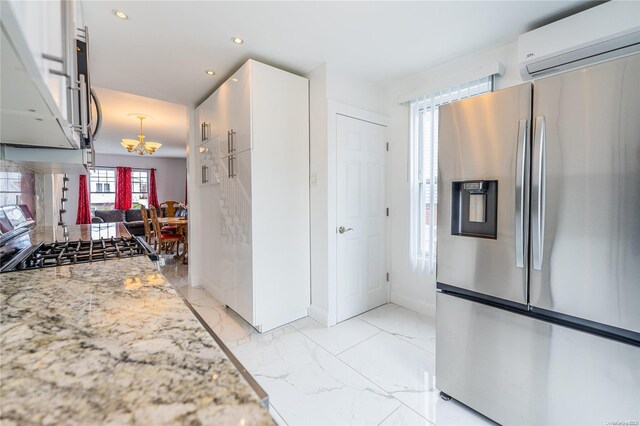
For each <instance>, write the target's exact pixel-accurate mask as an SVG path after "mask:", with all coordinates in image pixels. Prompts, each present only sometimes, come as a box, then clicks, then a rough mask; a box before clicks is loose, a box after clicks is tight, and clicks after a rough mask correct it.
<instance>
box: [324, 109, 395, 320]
mask: <svg viewBox="0 0 640 426" xmlns="http://www.w3.org/2000/svg"><path fill="white" fill-rule="evenodd" d="M336 136H337V206H336V207H337V229H336V233H337V242H336V255H337V265H336V266H337V304H336V305H337V306H336V313H337V318H336V319H337V321H338V322H340V321H344V320H345V319H348V318H351V317H353V316H355V315H358V314H361V313H362V312H365V311H368V310H370V309H373V308H375V307H377V306H380V305H383V304H385V303H387V302H388V301H389V283H388V281H387V254H386V251H387V250H386V248H387V244H386V217H387V204H386V149H387V128H386V127H385V126H382V125H379V124H375V123H371V122H368V121H364V120H359V119H356V118H352V117H348V116H345V115H340V114H338V115H337V122H336Z"/></svg>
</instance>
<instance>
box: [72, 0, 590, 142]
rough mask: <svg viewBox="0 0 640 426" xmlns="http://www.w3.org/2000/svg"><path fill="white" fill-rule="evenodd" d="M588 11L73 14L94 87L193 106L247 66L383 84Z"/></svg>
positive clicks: (214, 6) (406, 5)
mask: <svg viewBox="0 0 640 426" xmlns="http://www.w3.org/2000/svg"><path fill="white" fill-rule="evenodd" d="M596 4H597V3H594V2H586V1H495V2H494V1H471V2H459V1H448V2H444V1H433V2H396V1H388V2H315V1H303V2H273V1H262V2H241V1H239V2H214V1H208V2H207V1H200V2H192V1H160V2H150V1H87V0H85V1H84V2H83V3H82V7H83V10H84V17H85V21H86V25H88V26H89V29H90V34H91V49H92V50H91V53H92V58H91V60H92V64H91V68H92V82H93V83H95V84H96V85H98V86H101V87H108V88H111V89H116V90H120V91H124V92H129V93H135V94H139V95H143V96H147V97H151V98H157V99H163V100H167V101H171V102H176V103H181V104H185V105H194V104H197V103H199V102H200V101H201V100H203V99H204V98H205V97H206V96H207V95H208V94H209V93H211V91H212V90H213V89H214V88H215V87H217V86H218V85H220V84H221V83H222V81H224V79H226V77H227V76H229V75H230V74H231V73H232V72H233V71H234V70H235V69H236V68H237V67H238V66H239V65H240V64H242V63H243V62H244V61H245V60H246V59H248V58H254V59H258V60H262V61H264V62H267V63H270V64H272V65H276V66H279V67H281V68H285V69H288V70H292V71H295V72H298V73H306V72H308V71H310V70H312V69H314V68H315V67H317V66H319V65H321V64H322V63H325V62H327V63H330V64H332V65H334V66H337V67H340V68H345V69H349V70H350V71H352V72H353V73H355V74H358V75H360V76H361V77H363V78H365V79H367V80H370V81H372V82H377V83H380V84H390V83H391V82H393V81H395V80H397V79H400V78H403V77H408V76H411V75H413V74H416V73H418V72H421V71H424V70H426V69H428V68H430V67H432V66H435V65H437V64H439V63H442V62H444V61H447V60H450V59H453V58H455V57H458V56H462V55H465V54H468V53H471V52H473V51H477V50H481V49H486V48H488V47H492V46H495V45H498V44H501V43H504V42H508V41H510V40H515V39H516V38H517V36H518V35H519V34H521V33H523V32H526V31H528V30H530V29H532V28H536V27H539V26H541V25H544V24H546V23H548V22H550V21H553V20H555V19H559V18H561V17H564V16H566V15H568V14H571V13H575V12H577V11H580V10H583V9H586V8H588V7H591V6H593V5H596ZM114 9H118V10H122V11H123V12H125V13H126V14H127V15H128V16H129V19H128V20H121V19H118V18H116V17H115V16H114V15H113V13H112V11H113V10H114ZM233 36H240V37H242V38H243V39H244V40H245V43H244V44H242V45H236V44H234V43H232V42H231V38H232V37H233ZM206 69H211V70H214V71H215V72H216V75H215V76H208V75H206V74H205V70H206ZM125 109H126V108H125ZM129 109H130V108H129ZM149 113H150V114H152V113H151V112H149ZM131 129H132V132H133V133H134V134H135V126H134V127H132V128H131ZM105 130H106V129H105ZM149 131H150V132H151V131H153V125H151V124H150V125H149ZM105 133H106V132H105ZM105 136H106V135H105ZM114 136H115V135H114ZM122 136H123V135H122V134H118V137H122ZM163 149H164V147H163ZM167 151H168V150H167Z"/></svg>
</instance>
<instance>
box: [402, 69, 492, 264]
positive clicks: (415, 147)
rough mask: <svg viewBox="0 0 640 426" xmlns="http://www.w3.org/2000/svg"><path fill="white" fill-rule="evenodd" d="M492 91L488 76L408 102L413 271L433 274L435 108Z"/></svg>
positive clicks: (435, 166) (436, 175) (435, 183)
mask: <svg viewBox="0 0 640 426" xmlns="http://www.w3.org/2000/svg"><path fill="white" fill-rule="evenodd" d="M492 90H493V77H492V76H488V77H485V78H481V79H478V80H474V81H471V82H468V83H465V84H461V85H458V86H455V87H451V88H449V89H446V90H442V91H438V92H435V93H432V94H430V95H428V96H424V97H420V98H417V99H415V100H413V101H412V102H411V147H410V148H411V149H410V150H409V170H410V173H409V176H410V187H411V188H410V190H411V197H410V199H411V219H410V223H411V238H410V245H411V247H410V253H411V257H412V265H413V267H414V269H421V270H428V272H429V273H434V272H435V261H436V244H437V232H436V226H437V206H438V192H437V191H438V181H437V179H438V107H439V106H440V105H443V104H446V103H450V102H454V101H458V100H461V99H465V98H469V97H471V96H476V95H480V94H482V93H486V92H490V91H492Z"/></svg>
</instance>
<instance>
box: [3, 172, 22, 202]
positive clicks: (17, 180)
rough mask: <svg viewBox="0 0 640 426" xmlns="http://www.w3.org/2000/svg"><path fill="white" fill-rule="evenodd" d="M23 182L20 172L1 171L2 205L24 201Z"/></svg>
mask: <svg viewBox="0 0 640 426" xmlns="http://www.w3.org/2000/svg"><path fill="white" fill-rule="evenodd" d="M21 182H22V175H21V173H20V172H2V173H0V206H8V205H12V204H21V203H22V189H21V188H22V184H21Z"/></svg>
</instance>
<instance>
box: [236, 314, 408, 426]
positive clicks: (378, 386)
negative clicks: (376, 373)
mask: <svg viewBox="0 0 640 426" xmlns="http://www.w3.org/2000/svg"><path fill="white" fill-rule="evenodd" d="M291 328H293V329H294V330H295V331H296V332H297V333H300V335H301V336H302V337H304V338H305V339H309V340H310V341H311V342H312V343H314V344H316V345H317V346H318V347H319V348H320V349H322V350H323V351H325V352H326V353H327V354H328V355H329V356H331V357H333V358H335V359H336V360H337V361H338V362H340V363H341V364H343V365H344V366H346V367H348V368H350V369H351V370H352V371H353V372H354V373H356V374H357V375H358V376H360V377H362V378H363V379H365V380H366V381H367V382H369V383H371V384H372V385H373V386H375V387H377V388H379V389H381V390H383V391H384V393H386V394H387V396H388V397H389V398H391V399H393V400H395V401H396V402H398V403H399V404H402V402H401V401H400V400H399V399H398V398H396V397H395V396H393V395H391V394H390V393H389V392H388V391H386V390H385V389H384V388H383V387H382V386H380V385H378V384H377V383H375V382H374V381H373V380H371V379H370V378H369V377H367V376H365V375H364V374H362V373H361V372H359V371H358V370H356V369H355V368H353V367H352V366H350V365H349V364H347V363H346V362H344V361H343V360H342V359H340V358H338V357H337V356H336V355H334V354H332V353H331V352H329V350H327V349H326V348H325V347H324V346H322V345H320V344H319V343H318V342H316V341H315V340H313V339H312V338H310V337H308V336H306V335H305V334H304V333H302V332H301V331H300V330H298V329H297V328H295V327H293V326H292V327H291ZM383 331H384V330H380V332H378V333H376V334H374V335H373V336H377V335H378V334H380V333H381V332H383ZM373 336H370V337H368V338H367V339H365V340H363V341H362V342H360V343H363V342H364V341H366V340H369V339H370V338H371V337H373ZM234 349H235V348H231V352H232V353H233V350H234ZM234 355H235V353H234ZM398 408H399V406H398V407H396V408H394V410H393V411H395V410H396V409H398ZM393 411H392V412H393ZM387 417H388V416H387ZM385 418H386V417H385ZM285 421H286V420H285Z"/></svg>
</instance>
